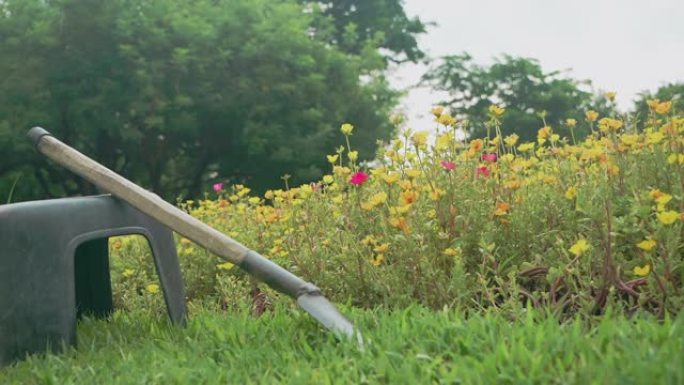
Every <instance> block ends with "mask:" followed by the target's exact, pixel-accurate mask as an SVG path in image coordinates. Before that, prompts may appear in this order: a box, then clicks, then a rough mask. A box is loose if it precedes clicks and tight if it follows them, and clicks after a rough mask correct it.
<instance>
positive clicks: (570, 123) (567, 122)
mask: <svg viewBox="0 0 684 385" xmlns="http://www.w3.org/2000/svg"><path fill="white" fill-rule="evenodd" d="M565 125H566V126H568V127H575V126H576V125H577V120H575V119H572V118H568V119H565Z"/></svg>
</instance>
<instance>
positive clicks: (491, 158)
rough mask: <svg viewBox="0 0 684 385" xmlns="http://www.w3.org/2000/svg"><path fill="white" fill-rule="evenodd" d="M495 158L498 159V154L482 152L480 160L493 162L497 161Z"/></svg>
mask: <svg viewBox="0 0 684 385" xmlns="http://www.w3.org/2000/svg"><path fill="white" fill-rule="evenodd" d="M497 159H499V156H498V155H496V153H491V154H487V153H484V154H482V160H484V161H485V162H488V163H494V162H496V161H497Z"/></svg>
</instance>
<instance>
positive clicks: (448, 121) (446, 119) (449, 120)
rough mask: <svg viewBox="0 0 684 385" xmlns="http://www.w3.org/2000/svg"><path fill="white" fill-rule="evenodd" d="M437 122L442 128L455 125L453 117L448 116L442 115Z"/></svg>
mask: <svg viewBox="0 0 684 385" xmlns="http://www.w3.org/2000/svg"><path fill="white" fill-rule="evenodd" d="M437 122H439V124H442V125H444V126H453V125H454V124H455V123H456V119H454V117H453V116H451V115H449V114H442V115H441V116H440V117H439V118H438V119H437Z"/></svg>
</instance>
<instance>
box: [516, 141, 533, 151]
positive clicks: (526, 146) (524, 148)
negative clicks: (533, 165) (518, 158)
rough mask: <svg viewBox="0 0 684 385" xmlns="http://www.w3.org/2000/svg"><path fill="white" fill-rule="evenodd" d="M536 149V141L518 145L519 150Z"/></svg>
mask: <svg viewBox="0 0 684 385" xmlns="http://www.w3.org/2000/svg"><path fill="white" fill-rule="evenodd" d="M533 149H534V142H528V143H523V144H521V145H520V146H518V151H520V152H526V151H530V150H533Z"/></svg>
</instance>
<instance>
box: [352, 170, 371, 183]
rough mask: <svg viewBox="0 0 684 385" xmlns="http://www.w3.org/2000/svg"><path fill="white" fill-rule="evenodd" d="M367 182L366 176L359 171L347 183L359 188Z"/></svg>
mask: <svg viewBox="0 0 684 385" xmlns="http://www.w3.org/2000/svg"><path fill="white" fill-rule="evenodd" d="M367 180H368V174H366V173H365V172H363V171H359V172H357V173H355V174H354V175H352V176H351V178H349V183H351V184H353V185H356V186H361V185H362V184H364V183H365V182H366V181H367Z"/></svg>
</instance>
